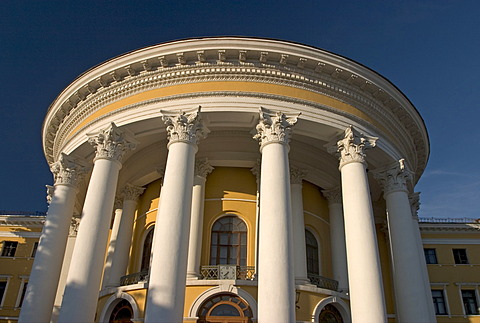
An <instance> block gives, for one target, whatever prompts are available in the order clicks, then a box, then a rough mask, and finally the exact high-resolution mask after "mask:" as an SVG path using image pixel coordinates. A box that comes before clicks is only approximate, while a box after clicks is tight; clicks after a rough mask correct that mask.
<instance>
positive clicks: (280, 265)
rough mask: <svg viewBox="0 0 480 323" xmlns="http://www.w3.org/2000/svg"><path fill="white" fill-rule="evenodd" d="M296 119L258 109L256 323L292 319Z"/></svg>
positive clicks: (290, 320)
mask: <svg viewBox="0 0 480 323" xmlns="http://www.w3.org/2000/svg"><path fill="white" fill-rule="evenodd" d="M296 121H297V118H296V117H295V118H287V117H286V116H285V114H283V113H280V112H277V113H276V114H270V113H268V112H267V111H265V110H263V109H262V110H261V111H260V120H259V123H258V125H257V135H255V137H254V138H255V139H258V140H259V141H260V152H261V153H262V166H261V174H262V179H261V183H260V199H261V201H260V219H259V220H260V230H259V259H258V266H259V268H258V322H260V323H265V322H279V323H280V322H294V321H295V281H294V268H293V254H292V248H293V241H292V239H293V236H292V206H291V191H290V174H289V173H290V171H289V162H288V151H289V146H288V142H289V140H290V135H291V128H292V126H293V125H294V124H295V123H296Z"/></svg>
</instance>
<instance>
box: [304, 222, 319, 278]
mask: <svg viewBox="0 0 480 323" xmlns="http://www.w3.org/2000/svg"><path fill="white" fill-rule="evenodd" d="M305 230H307V231H308V232H310V233H311V234H312V235H313V237H314V238H315V240H317V245H318V275H319V276H322V272H323V270H322V242H321V240H320V237H319V236H318V234H317V232H316V231H315V229H314V228H313V227H310V226H305ZM306 248H307V245H306V243H305V249H306ZM306 256H307V255H305V257H306ZM305 260H306V258H305Z"/></svg>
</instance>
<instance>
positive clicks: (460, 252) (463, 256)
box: [453, 249, 468, 265]
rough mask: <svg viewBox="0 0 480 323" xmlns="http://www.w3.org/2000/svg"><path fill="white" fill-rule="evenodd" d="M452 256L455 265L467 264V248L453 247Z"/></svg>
mask: <svg viewBox="0 0 480 323" xmlns="http://www.w3.org/2000/svg"><path fill="white" fill-rule="evenodd" d="M453 258H454V259H455V263H456V264H457V265H465V264H468V258H467V249H453Z"/></svg>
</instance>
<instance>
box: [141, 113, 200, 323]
mask: <svg viewBox="0 0 480 323" xmlns="http://www.w3.org/2000/svg"><path fill="white" fill-rule="evenodd" d="M162 114H163V121H164V122H165V124H166V125H167V133H168V139H169V143H168V149H169V152H168V157H167V164H166V166H165V177H164V179H163V186H162V190H161V192H160V204H159V209H158V213H157V219H156V223H155V233H154V243H153V256H152V265H151V268H150V282H149V285H148V295H147V306H146V314H145V322H169V323H171V322H182V320H183V305H184V302H185V286H186V275H187V257H188V254H187V253H188V239H189V234H190V212H191V206H192V187H193V173H194V166H195V154H196V152H197V141H198V140H199V139H201V138H204V137H205V136H206V133H207V131H208V130H207V129H206V128H205V127H203V124H202V122H201V120H200V109H198V111H195V112H191V113H188V114H185V113H181V114H173V113H164V112H162Z"/></svg>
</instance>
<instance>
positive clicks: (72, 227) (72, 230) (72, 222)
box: [68, 215, 80, 237]
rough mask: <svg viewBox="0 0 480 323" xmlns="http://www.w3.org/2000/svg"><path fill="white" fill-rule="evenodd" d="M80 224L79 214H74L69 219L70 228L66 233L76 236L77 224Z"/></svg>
mask: <svg viewBox="0 0 480 323" xmlns="http://www.w3.org/2000/svg"><path fill="white" fill-rule="evenodd" d="M79 225H80V216H77V215H74V216H72V219H71V220H70V228H69V231H68V235H69V236H71V237H76V236H77V233H78V226H79Z"/></svg>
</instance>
